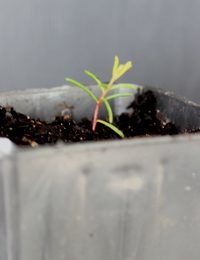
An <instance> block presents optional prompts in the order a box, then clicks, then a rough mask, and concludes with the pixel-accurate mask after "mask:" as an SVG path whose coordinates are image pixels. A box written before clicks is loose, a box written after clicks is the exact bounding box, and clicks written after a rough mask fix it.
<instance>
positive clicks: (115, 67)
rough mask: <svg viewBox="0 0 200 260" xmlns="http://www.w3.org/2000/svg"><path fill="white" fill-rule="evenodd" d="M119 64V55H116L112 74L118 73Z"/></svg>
mask: <svg viewBox="0 0 200 260" xmlns="http://www.w3.org/2000/svg"><path fill="white" fill-rule="evenodd" d="M118 66H119V57H118V56H115V58H114V65H113V70H112V75H113V76H114V74H115V73H116V70H117V69H118Z"/></svg>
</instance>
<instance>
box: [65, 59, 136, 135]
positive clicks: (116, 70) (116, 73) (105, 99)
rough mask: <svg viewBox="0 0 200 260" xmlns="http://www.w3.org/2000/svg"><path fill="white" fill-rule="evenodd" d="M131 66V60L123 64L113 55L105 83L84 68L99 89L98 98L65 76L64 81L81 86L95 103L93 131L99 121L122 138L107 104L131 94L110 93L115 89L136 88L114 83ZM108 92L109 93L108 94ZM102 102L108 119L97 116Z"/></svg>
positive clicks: (79, 84) (121, 133)
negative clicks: (112, 63)
mask: <svg viewBox="0 0 200 260" xmlns="http://www.w3.org/2000/svg"><path fill="white" fill-rule="evenodd" d="M131 68H132V62H131V61H128V62H126V63H125V64H119V58H118V56H115V59H114V65H113V70H112V76H111V79H110V81H109V82H108V83H107V84H106V83H103V82H102V81H101V80H100V79H99V77H97V76H96V75H95V74H93V73H92V72H90V71H89V70H85V71H84V72H85V74H86V75H87V76H89V77H90V78H92V79H93V80H94V81H95V82H96V84H97V86H98V87H99V88H100V90H101V95H100V97H99V98H98V97H97V96H96V95H95V94H94V93H93V92H92V91H91V90H90V89H88V88H87V87H86V86H84V85H83V84H82V83H80V82H78V81H76V80H74V79H71V78H65V80H66V81H68V82H70V83H71V84H73V85H74V86H76V87H79V88H81V89H82V90H83V91H84V92H86V93H87V94H88V95H89V96H90V97H91V98H92V99H93V100H94V101H95V103H96V107H95V110H94V116H93V121H92V130H93V131H94V132H95V130H96V125H97V123H101V124H103V125H105V126H107V127H109V128H111V129H112V130H113V131H114V132H115V133H117V134H118V135H119V136H120V137H121V138H124V134H123V132H122V131H121V130H119V129H118V128H117V127H116V126H114V125H113V111H112V108H111V106H110V104H109V101H110V100H112V99H115V98H119V97H127V96H132V94H131V93H127V92H122V93H116V94H115V93H112V92H113V91H114V90H116V89H136V88H137V86H136V85H134V84H126V83H121V84H117V85H114V84H115V83H116V81H117V80H118V79H119V78H121V77H122V76H123V75H124V74H125V73H126V72H127V71H128V70H130V69H131ZM108 94H109V95H108ZM102 103H104V105H105V107H106V110H107V113H108V121H104V120H100V119H99V118H98V116H99V110H100V107H101V105H102Z"/></svg>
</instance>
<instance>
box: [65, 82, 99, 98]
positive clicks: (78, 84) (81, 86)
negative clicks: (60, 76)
mask: <svg viewBox="0 0 200 260" xmlns="http://www.w3.org/2000/svg"><path fill="white" fill-rule="evenodd" d="M65 80H66V81H67V82H69V83H71V84H73V85H75V86H76V87H79V88H81V89H82V90H83V91H84V92H85V93H87V94H88V95H89V96H90V97H91V98H92V99H93V100H94V101H95V102H96V103H97V102H98V99H97V97H96V96H95V95H94V94H93V93H92V91H90V90H89V89H88V88H87V87H85V86H84V85H83V84H81V83H80V82H78V81H76V80H74V79H70V78H65Z"/></svg>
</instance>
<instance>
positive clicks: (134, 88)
mask: <svg viewBox="0 0 200 260" xmlns="http://www.w3.org/2000/svg"><path fill="white" fill-rule="evenodd" d="M120 88H127V89H133V90H137V89H138V86H137V85H135V84H129V83H120V84H117V85H114V86H112V88H111V90H113V89H120Z"/></svg>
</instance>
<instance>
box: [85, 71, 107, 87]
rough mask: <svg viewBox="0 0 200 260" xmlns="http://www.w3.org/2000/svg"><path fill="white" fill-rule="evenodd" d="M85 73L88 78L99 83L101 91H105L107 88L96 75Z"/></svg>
mask: <svg viewBox="0 0 200 260" xmlns="http://www.w3.org/2000/svg"><path fill="white" fill-rule="evenodd" d="M84 72H85V74H86V75H87V76H89V77H90V78H91V79H93V80H94V81H95V82H96V83H97V85H98V86H99V88H100V89H101V90H103V89H104V88H105V85H104V84H103V83H102V82H101V80H100V79H99V78H98V77H97V76H96V75H95V74H94V73H92V72H91V71H89V70H84Z"/></svg>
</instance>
